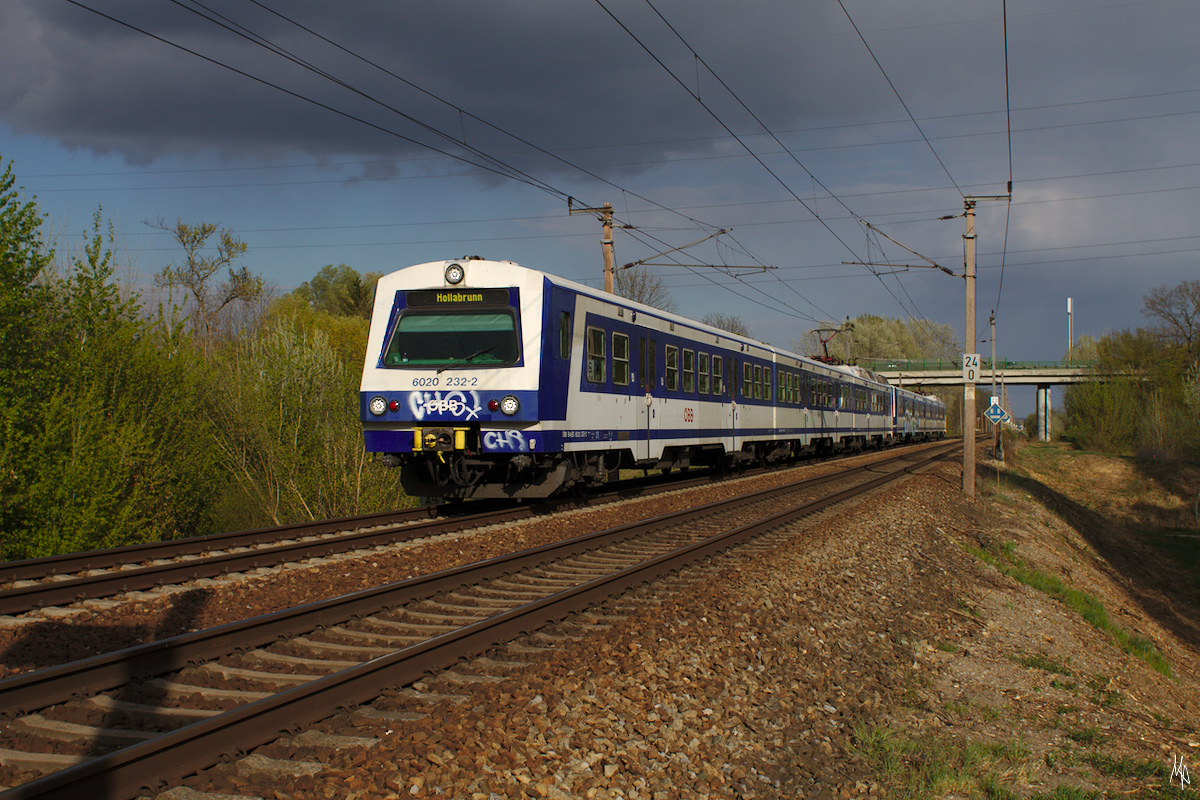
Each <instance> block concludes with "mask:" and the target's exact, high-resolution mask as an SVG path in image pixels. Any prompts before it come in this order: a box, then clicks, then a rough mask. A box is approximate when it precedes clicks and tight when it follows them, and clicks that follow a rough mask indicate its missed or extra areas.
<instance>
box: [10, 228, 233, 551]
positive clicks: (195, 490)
mask: <svg viewBox="0 0 1200 800" xmlns="http://www.w3.org/2000/svg"><path fill="white" fill-rule="evenodd" d="M113 244H114V235H113V233H112V229H111V227H110V228H109V231H108V235H107V238H106V237H105V235H104V234H103V228H102V223H101V216H100V212H99V211H97V213H96V215H95V219H94V223H93V230H92V233H91V235H90V236H85V243H84V247H83V257H82V258H76V259H75V260H74V262H73V264H72V265H71V268H70V271H69V274H68V275H67V277H66V278H63V279H60V280H56V281H53V282H51V283H48V285H47V287H46V297H47V300H46V302H45V303H44V304H43V305H42V306H41V308H40V310H39V314H38V315H37V316H36V317H35V319H34V321H35V322H41V324H44V325H45V326H46V329H47V330H49V331H54V332H55V335H54V336H53V337H50V336H45V337H43V339H42V345H43V347H44V348H45V349H44V350H43V353H44V354H45V355H46V358H45V359H44V361H45V363H46V364H47V368H46V369H45V370H44V371H43V373H42V375H41V376H40V383H39V386H38V388H37V391H36V392H35V393H32V394H29V395H27V396H25V397H23V398H21V403H20V405H21V407H22V408H23V414H24V419H25V422H26V425H27V427H28V430H27V434H28V435H25V436H21V435H17V434H16V432H15V431H12V430H11V429H10V430H9V431H8V432H7V433H8V435H6V437H5V451H6V457H11V459H12V465H13V468H12V470H10V474H11V475H12V476H14V478H15V479H14V480H13V483H14V484H15V485H13V486H8V487H6V490H7V491H6V493H5V494H6V498H7V499H6V512H7V513H6V515H5V517H6V518H5V520H4V530H5V534H6V540H5V542H4V546H5V553H4V555H5V557H7V558H13V557H34V556H41V555H50V554H53V553H59V552H68V551H78V550H88V549H95V548H99V547H112V546H117V545H122V544H129V543H133V542H141V541H154V540H160V539H165V538H170V537H172V536H175V535H178V533H179V532H180V531H186V532H189V533H197V532H204V531H205V530H206V526H205V521H204V514H203V507H204V503H203V498H204V496H205V494H206V492H207V490H208V489H207V487H209V486H211V484H212V483H213V482H214V481H215V480H216V476H215V475H213V474H212V473H211V472H209V471H208V469H207V467H208V466H209V464H210V460H209V459H208V458H207V456H206V452H207V450H208V448H207V446H206V443H205V441H204V436H203V430H202V428H198V427H197V420H196V419H194V418H193V417H192V416H191V415H190V412H189V409H190V407H191V404H190V403H189V402H188V399H189V397H190V396H192V395H193V394H199V393H200V392H199V387H198V383H197V380H198V378H199V377H200V373H198V371H197V370H196V364H197V363H198V361H197V359H196V358H195V357H194V354H192V353H191V352H190V351H189V350H186V349H184V350H182V351H181V350H180V349H179V348H178V347H176V348H175V349H171V348H168V347H165V346H164V345H166V344H168V343H169V342H171V339H170V338H169V337H163V336H160V335H158V334H159V333H160V330H161V329H160V328H159V326H158V325H157V324H156V323H153V322H151V321H149V320H147V319H145V318H144V317H143V315H142V314H141V309H140V306H139V305H138V303H137V301H136V299H133V298H130V299H122V298H121V297H120V296H119V293H118V291H117V289H116V287H115V286H113V284H112V282H111V278H112V275H113V266H114V254H113V250H112V246H113ZM176 344H177V342H176Z"/></svg>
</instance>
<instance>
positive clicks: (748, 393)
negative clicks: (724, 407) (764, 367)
mask: <svg viewBox="0 0 1200 800" xmlns="http://www.w3.org/2000/svg"><path fill="white" fill-rule="evenodd" d="M753 396H754V365H753V364H748V363H746V362H744V361H743V362H742V397H745V398H750V397H753Z"/></svg>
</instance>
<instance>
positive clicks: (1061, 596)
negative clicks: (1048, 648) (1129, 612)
mask: <svg viewBox="0 0 1200 800" xmlns="http://www.w3.org/2000/svg"><path fill="white" fill-rule="evenodd" d="M963 546H964V547H965V548H966V549H967V550H968V551H969V552H970V553H972V554H973V555H975V556H976V557H977V558H980V559H982V560H983V561H985V562H987V563H988V564H991V565H992V566H993V567H995V568H996V569H998V570H1000V571H1001V572H1003V573H1004V574H1005V575H1008V576H1010V577H1012V578H1013V579H1014V580H1017V581H1019V582H1020V583H1023V584H1025V585H1026V586H1029V587H1032V588H1034V589H1037V590H1038V591H1040V592H1043V593H1045V594H1048V595H1050V596H1051V597H1054V598H1057V599H1058V600H1060V601H1062V602H1063V603H1065V604H1066V605H1067V606H1068V607H1069V608H1071V609H1073V610H1074V611H1075V612H1076V613H1078V614H1079V615H1080V616H1081V617H1083V619H1084V620H1085V621H1086V622H1087V623H1088V624H1090V625H1092V626H1093V627H1095V628H1097V629H1098V630H1101V631H1104V632H1105V633H1107V634H1109V635H1110V636H1112V638H1113V639H1114V640H1115V641H1116V643H1117V646H1118V647H1120V648H1121V649H1122V650H1124V651H1125V652H1127V653H1129V654H1131V655H1133V656H1136V657H1137V658H1140V659H1141V660H1143V661H1145V662H1146V663H1147V664H1149V665H1150V666H1151V667H1153V668H1154V669H1155V670H1157V671H1158V672H1160V673H1162V674H1163V675H1166V676H1167V677H1168V678H1169V677H1171V665H1170V663H1169V662H1168V661H1167V659H1166V657H1165V656H1164V655H1163V654H1162V653H1161V652H1159V649H1158V648H1157V647H1156V646H1155V645H1154V642H1152V641H1150V640H1149V639H1146V638H1143V637H1141V636H1131V635H1129V633H1127V632H1126V631H1125V630H1124V629H1122V628H1121V627H1120V626H1119V625H1117V624H1116V623H1114V622H1113V621H1112V620H1111V619H1109V616H1108V612H1107V611H1105V610H1104V604H1103V603H1101V602H1100V601H1099V600H1097V599H1096V598H1094V597H1092V596H1091V595H1090V594H1087V593H1086V592H1081V591H1079V590H1078V589H1075V588H1073V587H1071V586H1068V585H1067V584H1065V583H1063V582H1062V580H1061V579H1060V578H1059V577H1058V576H1057V575H1051V574H1050V573H1048V572H1046V571H1044V570H1040V569H1037V568H1036V567H1032V566H1030V565H1029V563H1028V562H1027V561H1025V559H1023V558H1020V557H1019V556H1017V554H1016V544H1015V543H1014V542H1004V543H1002V544H1001V545H999V546H998V547H991V548H989V549H986V550H985V549H983V548H981V547H977V546H975V545H973V544H970V543H966V544H964V545H963Z"/></svg>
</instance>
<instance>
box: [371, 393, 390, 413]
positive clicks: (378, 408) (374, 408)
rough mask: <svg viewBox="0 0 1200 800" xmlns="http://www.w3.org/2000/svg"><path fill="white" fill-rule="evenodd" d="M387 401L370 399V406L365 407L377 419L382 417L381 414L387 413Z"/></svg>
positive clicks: (377, 398) (378, 398)
mask: <svg viewBox="0 0 1200 800" xmlns="http://www.w3.org/2000/svg"><path fill="white" fill-rule="evenodd" d="M387 406H388V404H387V400H385V399H383V398H382V397H372V398H371V402H370V404H369V405H368V406H367V408H369V409H370V410H371V413H372V414H374V415H375V416H377V417H382V416H383V412H385V411H387Z"/></svg>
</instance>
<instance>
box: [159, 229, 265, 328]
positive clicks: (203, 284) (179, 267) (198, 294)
mask: <svg viewBox="0 0 1200 800" xmlns="http://www.w3.org/2000/svg"><path fill="white" fill-rule="evenodd" d="M150 224H151V225H152V226H153V227H156V228H159V229H160V230H164V231H167V232H168V233H170V234H172V235H173V236H174V237H175V241H176V242H177V243H178V244H179V246H180V247H182V248H183V253H184V258H183V263H181V264H171V265H169V266H167V267H164V268H163V270H162V271H161V272H159V273H158V274H157V275H155V276H154V283H155V285H156V286H158V287H159V288H166V289H168V290H174V289H175V288H176V287H182V288H183V289H185V290H186V291H187V292H188V293H190V294H191V297H192V304H193V306H194V308H193V311H192V330H193V331H194V332H195V333H196V335H197V336H198V337H200V339H201V341H203V342H204V343H205V346H208V345H209V344H210V343H211V342H212V339H213V335H214V329H215V327H216V325H217V320H218V317H220V315H221V312H222V311H223V310H224V309H225V308H226V306H228V305H229V304H230V303H232V302H234V301H235V300H241V301H243V302H253V301H254V300H256V299H258V298H259V297H260V296H261V295H262V293H263V280H262V278H260V277H258V276H257V275H254V274H252V273H251V272H250V270H249V269H248V268H247V267H245V266H240V267H239V266H237V261H238V259H240V258H241V257H242V255H243V254H244V253H245V252H246V243H245V242H243V241H242V240H241V239H239V238H238V237H236V236H234V235H233V234H232V233H231V232H230V231H229V230H228V229H222V230H220V231H218V230H217V226H216V225H213V224H212V223H209V222H200V223H197V224H195V225H189V224H187V223H186V222H184V221H183V220H178V221H177V222H176V224H175V226H174V227H169V226H168V225H167V224H166V223H165V222H163V221H162V220H161V219H160V220H158V221H157V222H155V223H150ZM213 234H218V236H217V242H216V252H215V253H213V252H211V251H210V250H209V246H208V240H209V239H210V238H211V237H212V236H213ZM223 269H228V270H229V278H228V280H226V281H224V282H223V283H220V284H219V285H217V286H214V285H213V279H214V276H215V275H216V274H217V272H219V271H221V270H223Z"/></svg>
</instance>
